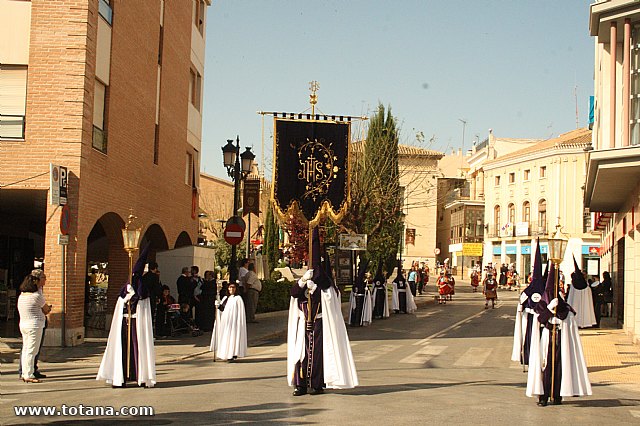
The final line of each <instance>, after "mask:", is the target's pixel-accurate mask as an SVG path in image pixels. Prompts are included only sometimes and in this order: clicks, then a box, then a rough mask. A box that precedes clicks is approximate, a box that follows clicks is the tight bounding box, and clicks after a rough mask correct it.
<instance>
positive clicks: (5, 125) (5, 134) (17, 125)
mask: <svg viewBox="0 0 640 426" xmlns="http://www.w3.org/2000/svg"><path fill="white" fill-rule="evenodd" d="M26 126H27V121H26V117H25V116H24V115H7V114H0V140H24V130H25V128H26Z"/></svg>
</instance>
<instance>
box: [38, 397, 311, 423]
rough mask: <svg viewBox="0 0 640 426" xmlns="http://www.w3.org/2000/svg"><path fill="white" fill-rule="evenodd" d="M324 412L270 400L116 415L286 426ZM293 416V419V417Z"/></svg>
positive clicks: (135, 420) (148, 419)
mask: <svg viewBox="0 0 640 426" xmlns="http://www.w3.org/2000/svg"><path fill="white" fill-rule="evenodd" d="M321 411H323V410H322V409H319V408H305V407H303V406H302V404H300V403H296V404H293V403H270V404H257V405H246V406H236V407H228V408H223V409H219V410H213V411H190V412H176V413H166V414H164V413H163V414H156V415H154V416H153V417H137V418H129V419H125V418H122V417H118V424H153V425H168V424H186V423H188V424H189V425H192V426H199V425H218V424H234V423H242V424H246V425H263V424H273V425H289V424H292V422H293V423H295V424H299V425H304V424H311V423H313V422H305V421H304V420H302V419H304V418H305V416H311V415H315V414H318V413H320V412H321ZM292 419H293V420H292ZM50 424H54V425H55V424H59V425H64V424H74V425H85V424H86V425H89V424H91V425H113V424H114V419H113V418H103V419H91V420H86V419H78V420H73V419H72V418H66V419H65V420H64V421H57V422H52V423H50Z"/></svg>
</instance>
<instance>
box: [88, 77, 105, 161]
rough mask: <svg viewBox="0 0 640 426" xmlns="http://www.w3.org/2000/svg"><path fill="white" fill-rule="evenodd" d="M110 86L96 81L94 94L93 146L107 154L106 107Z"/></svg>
mask: <svg viewBox="0 0 640 426" xmlns="http://www.w3.org/2000/svg"><path fill="white" fill-rule="evenodd" d="M107 89H108V86H105V85H104V84H102V83H101V82H100V81H99V80H95V84H94V94H93V142H92V146H93V147H94V148H95V149H97V150H98V151H100V152H102V153H104V154H106V153H107V126H106V124H107V123H106V121H107V120H106V110H107V108H106V105H107Z"/></svg>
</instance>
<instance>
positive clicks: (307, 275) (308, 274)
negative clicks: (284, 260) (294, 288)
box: [301, 269, 313, 283]
mask: <svg viewBox="0 0 640 426" xmlns="http://www.w3.org/2000/svg"><path fill="white" fill-rule="evenodd" d="M311 277H313V269H307V272H305V273H304V275H303V276H302V278H301V280H302V281H303V282H305V283H306V282H307V281H309V280H310V279H311Z"/></svg>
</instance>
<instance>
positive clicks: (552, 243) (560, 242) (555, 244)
mask: <svg viewBox="0 0 640 426" xmlns="http://www.w3.org/2000/svg"><path fill="white" fill-rule="evenodd" d="M561 228H562V227H561V226H560V224H559V223H558V224H557V225H556V232H554V234H553V235H551V236H550V237H549V240H548V241H549V258H550V259H551V261H552V262H553V265H554V266H555V268H554V285H555V287H554V297H555V298H556V299H557V298H558V275H559V267H560V262H562V259H564V252H565V250H566V249H567V242H568V238H566V236H565V235H564V234H563V233H562V231H561V230H560V229H561ZM557 311H558V309H557V308H556V309H555V310H554V312H553V318H554V319H555V317H556V313H557ZM551 333H552V334H551V336H552V337H551V341H552V343H551V344H552V346H551V352H552V353H551V398H552V399H553V398H554V397H555V395H554V386H555V383H554V382H555V369H556V368H555V367H556V338H557V337H556V336H557V334H558V333H557V325H556V323H555V321H554V322H553V329H552V330H551Z"/></svg>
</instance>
